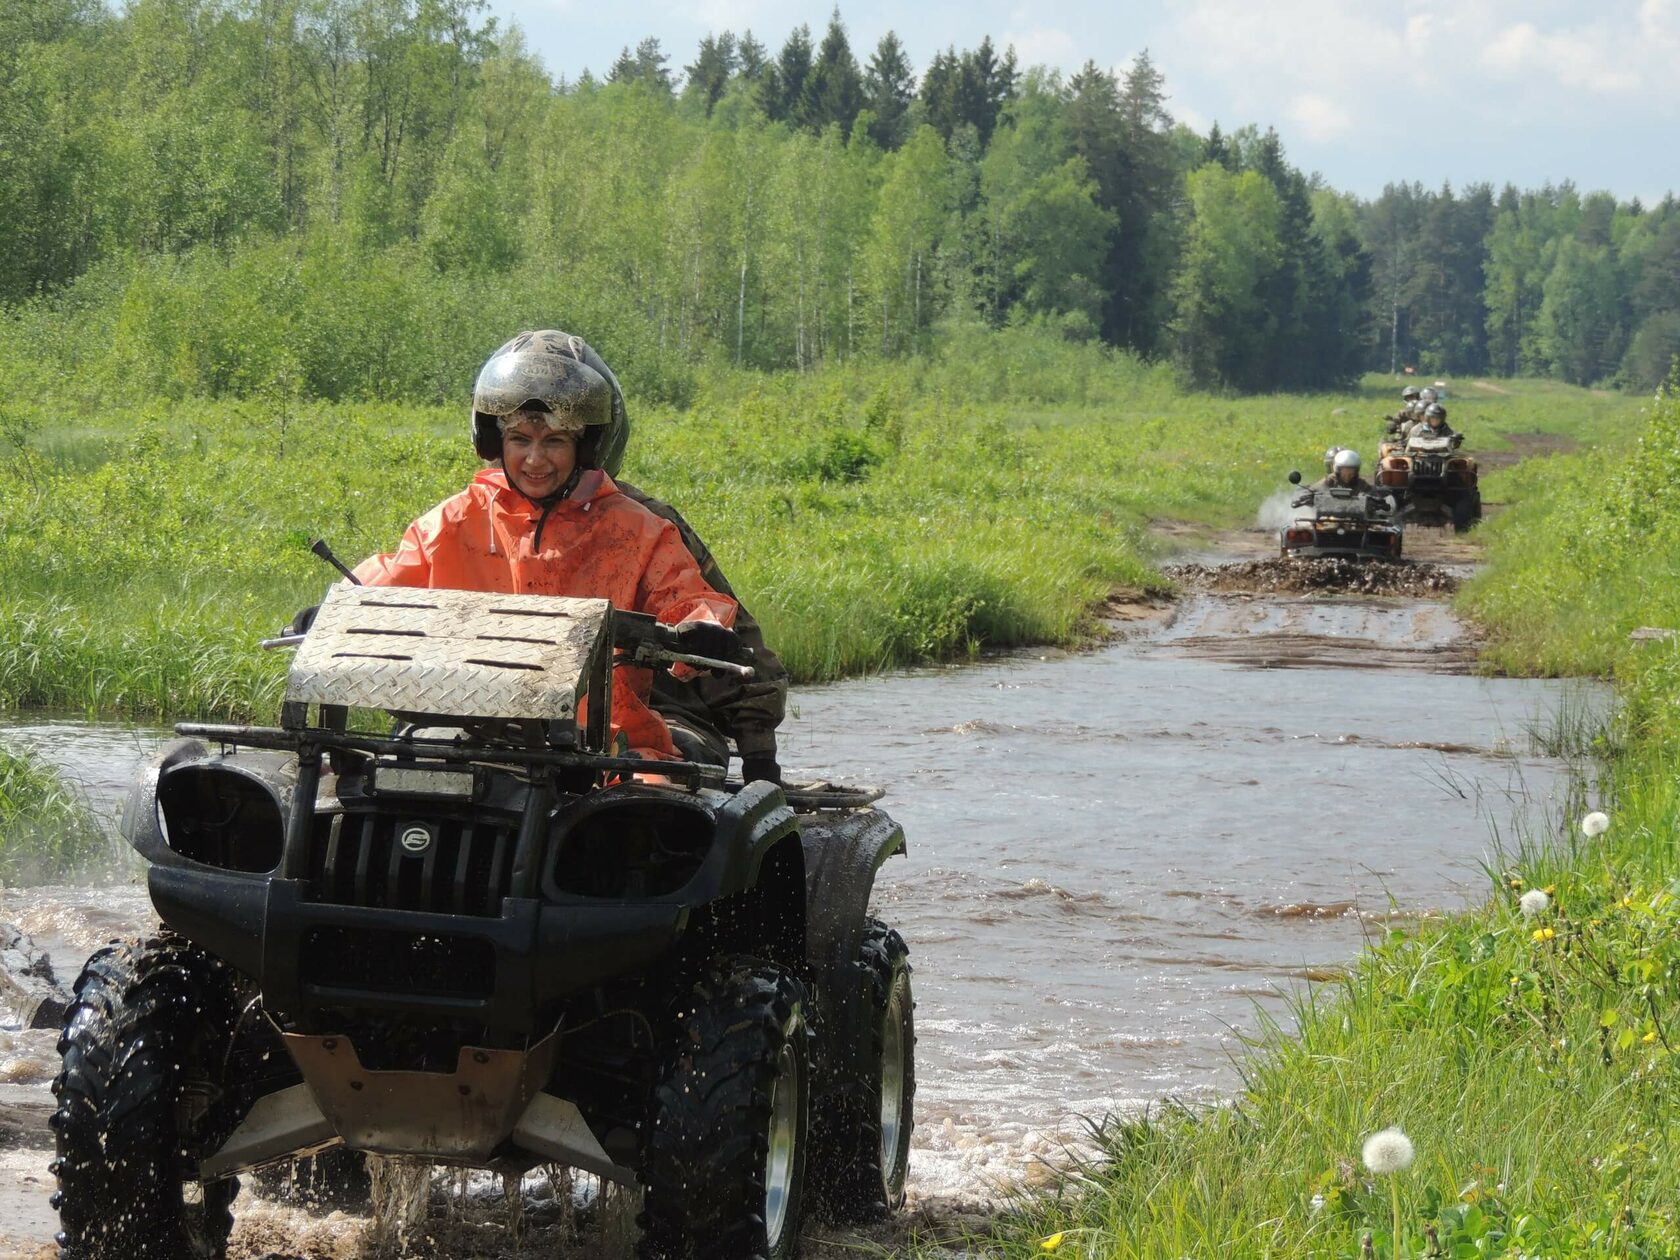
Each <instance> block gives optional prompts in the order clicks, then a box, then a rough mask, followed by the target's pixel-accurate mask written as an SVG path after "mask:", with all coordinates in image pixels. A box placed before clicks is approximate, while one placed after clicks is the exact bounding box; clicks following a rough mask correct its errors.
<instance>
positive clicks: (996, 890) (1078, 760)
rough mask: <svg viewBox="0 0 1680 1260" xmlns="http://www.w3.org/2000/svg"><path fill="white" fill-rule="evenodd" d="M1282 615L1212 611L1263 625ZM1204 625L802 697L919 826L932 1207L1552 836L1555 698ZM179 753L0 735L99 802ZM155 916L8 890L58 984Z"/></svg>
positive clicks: (919, 1173) (917, 940) (919, 951)
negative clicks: (1374, 936) (1220, 644)
mask: <svg viewBox="0 0 1680 1260" xmlns="http://www.w3.org/2000/svg"><path fill="white" fill-rule="evenodd" d="M1343 615H1344V614H1321V615H1319V620H1323V619H1324V618H1325V617H1329V618H1330V620H1331V621H1334V620H1335V619H1336V617H1338V616H1343ZM1291 618H1293V623H1300V622H1301V620H1302V619H1301V617H1300V616H1299V615H1298V614H1291V613H1289V612H1288V611H1287V610H1280V609H1278V608H1276V607H1268V606H1265V605H1264V604H1260V605H1258V606H1254V607H1251V608H1248V609H1246V610H1245V609H1244V608H1241V607H1236V608H1233V607H1230V606H1227V607H1224V608H1222V609H1220V610H1218V612H1217V616H1215V617H1213V618H1212V621H1213V622H1215V623H1219V624H1223V625H1224V626H1225V629H1224V631H1223V632H1224V633H1227V634H1231V633H1235V632H1236V631H1233V630H1232V627H1233V626H1235V627H1236V628H1237V630H1240V631H1242V632H1243V633H1252V634H1255V635H1264V634H1265V633H1267V630H1268V627H1279V626H1282V627H1285V628H1287V627H1288V626H1289V625H1290V624H1292V622H1291ZM1307 620H1308V622H1311V620H1312V618H1310V617H1309V618H1308V619H1307ZM1365 620H1366V621H1368V622H1371V623H1372V624H1374V625H1376V626H1377V629H1376V630H1375V631H1368V633H1371V634H1373V635H1374V636H1377V637H1381V638H1384V639H1391V640H1393V641H1394V642H1395V643H1396V644H1397V645H1398V646H1401V647H1404V648H1406V649H1408V650H1412V649H1419V648H1421V649H1424V650H1427V649H1429V648H1431V647H1432V646H1436V645H1440V644H1442V643H1444V642H1445V641H1446V639H1447V638H1448V637H1449V635H1448V632H1447V630H1445V629H1443V627H1444V626H1445V625H1446V624H1447V622H1448V621H1449V620H1450V619H1447V617H1446V614H1445V612H1444V610H1442V609H1440V608H1438V607H1434V606H1415V607H1414V608H1413V610H1412V611H1411V612H1409V613H1407V612H1404V611H1400V612H1392V613H1391V612H1383V613H1382V614H1381V615H1380V616H1376V615H1367V616H1366V618H1365ZM1390 622H1396V624H1395V625H1390V624H1389V623H1390ZM1227 623H1228V624H1227ZM1209 624H1210V623H1209V621H1208V618H1207V617H1206V616H1204V618H1203V621H1202V622H1199V623H1197V625H1198V626H1199V627H1200V628H1199V629H1197V628H1195V627H1192V630H1193V633H1192V632H1189V631H1185V630H1184V629H1183V628H1182V627H1181V629H1180V631H1178V632H1177V633H1176V634H1175V632H1173V631H1168V632H1167V633H1166V634H1165V635H1163V636H1160V637H1159V639H1157V640H1156V641H1152V642H1150V643H1144V644H1137V645H1130V646H1117V647H1113V648H1109V649H1107V650H1104V651H1100V652H1095V653H1091V654H1086V655H1071V656H1070V655H1064V654H1054V655H1051V656H1047V657H1018V658H1009V659H1001V660H995V661H991V662H989V663H984V664H980V665H976V666H968V667H964V668H953V669H940V670H925V671H915V672H906V673H900V674H894V675H890V676H886V677H881V678H874V679H868V680H861V681H855V682H847V683H842V684H837V685H834V686H828V687H815V688H805V689H802V690H801V691H800V692H799V693H798V694H797V696H796V707H797V716H796V717H795V718H793V719H791V720H790V721H789V723H788V725H787V727H786V728H784V742H783V744H784V753H783V762H784V764H785V765H786V766H788V767H789V769H790V770H791V771H793V772H795V773H806V772H808V773H810V774H812V775H820V776H822V777H833V778H835V779H838V780H849V781H865V782H874V783H879V784H882V785H884V786H886V787H887V788H888V789H889V793H890V794H889V796H888V799H887V801H886V802H885V805H886V807H887V808H889V809H890V810H891V812H892V813H893V814H894V815H895V816H896V817H897V818H898V819H899V820H900V821H901V822H902V823H903V824H904V826H905V829H906V831H907V832H908V834H909V837H910V852H909V856H908V857H905V858H895V859H893V860H892V861H891V862H890V863H889V864H888V865H887V867H886V868H885V869H884V871H883V880H882V885H881V889H880V894H879V897H878V908H879V911H880V912H881V913H882V914H883V915H884V916H885V917H887V918H889V919H891V920H893V921H894V922H895V923H896V924H897V925H898V926H899V928H900V929H901V930H902V931H903V933H904V935H905V936H906V938H907V939H908V940H909V942H910V946H911V950H912V956H913V959H914V962H915V964H916V987H917V994H918V998H919V1003H920V1004H919V1008H918V1012H917V1018H918V1031H919V1034H920V1044H919V1046H918V1057H919V1076H920V1084H921V1092H920V1096H919V1099H918V1119H919V1127H918V1129H917V1132H916V1138H915V1147H916V1156H915V1165H914V1169H913V1175H914V1179H915V1183H916V1185H917V1187H918V1188H919V1190H920V1191H921V1192H923V1193H938V1192H941V1191H958V1190H960V1191H963V1192H969V1193H972V1192H974V1191H975V1190H978V1189H981V1188H983V1187H985V1186H988V1185H991V1184H994V1183H999V1182H1007V1181H1010V1180H1012V1179H1015V1178H1017V1177H1019V1176H1021V1175H1022V1174H1023V1172H1024V1171H1025V1170H1029V1169H1030V1168H1031V1167H1032V1165H1033V1161H1032V1159H1031V1156H1033V1155H1036V1154H1039V1153H1041V1152H1047V1151H1051V1150H1053V1149H1054V1148H1055V1146H1056V1144H1057V1143H1058V1142H1060V1141H1061V1140H1063V1139H1067V1138H1077V1136H1078V1135H1079V1132H1080V1129H1079V1124H1078V1120H1077V1118H1078V1117H1082V1116H1089V1117H1099V1116H1101V1115H1103V1114H1104V1113H1107V1112H1109V1111H1113V1110H1116V1109H1123V1108H1128V1107H1132V1106H1135V1105H1137V1104H1140V1103H1147V1102H1149V1101H1152V1100H1159V1099H1163V1098H1167V1097H1177V1098H1189V1099H1207V1098H1212V1097H1216V1096H1218V1095H1220V1094H1222V1093H1225V1092H1228V1091H1229V1090H1231V1089H1232V1088H1233V1086H1234V1085H1235V1083H1236V1079H1237V1078H1236V1075H1235V1072H1234V1070H1233V1067H1232V1061H1231V1056H1232V1055H1233V1054H1234V1053H1236V1052H1237V1051H1238V1050H1239V1049H1240V1038H1241V1035H1242V1034H1243V1033H1244V1032H1245V1031H1252V1030H1254V1029H1255V1028H1256V1026H1257V1018H1256V1006H1257V1004H1258V1006H1259V1007H1263V1008H1267V1009H1270V1010H1271V1011H1273V1012H1274V1013H1277V1014H1279V1015H1282V1016H1286V1015H1287V1008H1286V1006H1285V1005H1284V1002H1283V1000H1282V995H1283V994H1286V993H1288V992H1289V991H1290V990H1291V989H1293V988H1298V987H1299V986H1301V985H1302V984H1304V983H1305V982H1307V981H1308V980H1310V979H1322V978H1326V977H1329V976H1332V975H1334V974H1335V973H1336V969H1337V968H1338V967H1340V966H1342V965H1344V964H1346V963H1347V962H1349V961H1350V960H1351V959H1352V958H1353V957H1354V956H1355V955H1356V954H1357V952H1358V950H1359V947H1360V945H1361V943H1362V941H1363V940H1364V938H1365V934H1366V933H1367V931H1369V930H1370V929H1371V927H1372V925H1373V923H1374V922H1377V921H1379V920H1382V919H1384V918H1385V917H1386V916H1388V915H1389V914H1391V913H1399V914H1401V915H1412V914H1418V913H1426V912H1432V911H1441V910H1452V909H1455V908H1458V907H1461V906H1462V905H1464V904H1465V902H1466V900H1467V899H1473V898H1477V897H1480V896H1481V895H1482V893H1483V891H1484V889H1485V879H1484V877H1483V876H1482V874H1481V872H1480V868H1479V863H1480V862H1482V861H1483V860H1484V857H1485V856H1486V855H1487V853H1488V851H1489V845H1490V841H1491V839H1492V837H1494V836H1495V835H1510V834H1511V833H1512V831H1513V830H1514V829H1515V828H1516V827H1518V826H1520V825H1525V824H1526V825H1531V826H1534V827H1537V828H1540V829H1547V828H1550V827H1553V826H1555V825H1556V820H1555V817H1554V815H1555V814H1556V812H1557V808H1558V805H1559V802H1558V801H1557V799H1556V798H1557V793H1558V792H1559V791H1560V789H1561V783H1562V780H1561V770H1562V768H1561V767H1560V766H1559V765H1557V764H1556V763H1554V762H1551V761H1549V760H1547V759H1545V758H1544V757H1540V756H1537V755H1534V753H1533V752H1532V749H1531V740H1530V738H1529V734H1528V732H1529V731H1530V729H1531V728H1533V727H1534V726H1536V725H1537V724H1538V725H1544V723H1545V720H1546V715H1547V714H1548V713H1549V712H1551V711H1553V710H1555V709H1556V708H1557V707H1558V706H1559V704H1560V703H1562V701H1563V698H1564V696H1565V694H1566V687H1565V685H1563V684H1557V683H1548V682H1532V681H1514V680H1501V679H1482V678H1474V677H1464V676H1452V675H1449V674H1434V673H1428V672H1423V671H1421V670H1419V669H1417V668H1415V667H1412V668H1406V669H1396V668H1392V667H1388V668H1371V669H1362V668H1358V667H1349V663H1348V662H1347V661H1346V660H1343V659H1338V660H1337V662H1336V663H1337V666H1338V667H1337V668H1333V669H1314V668H1312V667H1311V661H1310V660H1306V661H1303V660H1301V659H1292V660H1290V661H1289V662H1288V663H1289V664H1290V665H1291V666H1292V667H1291V668H1290V669H1288V670H1270V669H1254V668H1244V667H1243V666H1242V664H1241V663H1232V662H1231V661H1230V660H1229V659H1205V658H1203V657H1200V656H1197V655H1195V654H1188V655H1181V654H1178V653H1176V652H1175V651H1174V650H1172V648H1173V644H1174V643H1175V641H1183V640H1187V639H1190V638H1205V637H1206V635H1207V634H1208V633H1209V630H1208V625H1209ZM1244 626H1248V627H1249V629H1247V630H1243V627H1244ZM1215 628H1216V629H1217V626H1216V627H1215ZM1213 655H1215V656H1217V655H1218V654H1217V653H1215V654H1213ZM1247 663H1248V664H1253V663H1255V661H1253V660H1252V659H1251V660H1248V661H1247ZM1383 663H1384V664H1386V665H1389V666H1392V664H1393V662H1392V661H1384V662H1383ZM1416 663H1417V662H1414V666H1415V664H1416ZM1424 663H1425V664H1427V662H1424ZM1303 666H1305V667H1303ZM160 738H163V736H162V735H161V734H160V733H158V732H153V731H139V730H130V729H121V728H113V727H109V726H89V725H80V724H73V723H34V724H30V725H14V726H11V727H6V728H0V741H4V742H7V743H10V744H13V745H21V746H25V747H28V748H31V749H33V750H35V751H37V752H39V753H40V754H41V755H43V756H45V757H47V758H48V759H50V760H51V761H53V762H55V763H57V764H58V765H60V766H62V767H64V768H65V769H66V770H67V772H68V773H69V774H70V775H71V776H72V777H74V778H76V779H77V780H79V781H80V782H81V783H82V784H83V785H84V788H85V790H86V791H87V793H88V794H89V796H90V798H92V799H93V800H94V802H95V804H96V806H97V807H98V808H99V809H100V810H101V811H102V812H104V813H105V814H106V815H107V816H112V815H114V812H115V809H116V804H117V801H118V799H119V798H120V795H121V793H122V791H124V790H125V789H126V785H127V783H128V782H129V781H130V779H131V778H132V775H133V773H134V771H135V769H136V768H137V767H138V766H139V765H140V764H141V763H143V762H144V761H145V760H146V759H147V757H148V756H149V755H150V753H151V750H152V748H153V747H154V746H155V744H156V742H157V741H158V740H159V739H160ZM147 916H148V907H147V904H146V900H145V896H144V892H143V890H142V889H141V888H140V887H139V886H137V885H136V884H134V883H133V882H132V880H131V879H130V880H129V881H128V882H123V883H118V884H115V885H113V886H110V887H104V888H44V889H31V890H9V891H7V892H6V893H5V895H4V900H3V902H0V919H7V920H13V921H17V922H19V923H20V924H21V925H22V926H23V927H25V928H26V929H27V930H29V931H31V932H33V933H35V934H36V935H37V936H38V937H39V938H41V939H42V940H43V941H44V943H46V944H47V945H48V946H49V948H51V949H52V950H53V952H54V957H55V960H56V961H57V962H58V963H59V965H60V969H61V970H66V969H73V967H74V965H75V963H76V962H77V961H79V959H80V957H82V956H84V955H85V954H86V953H87V952H88V951H89V950H90V949H91V948H93V947H94V946H96V945H97V944H98V943H99V942H100V941H102V940H104V939H106V938H107V937H108V936H110V935H113V934H116V933H120V932H125V931H131V930H134V929H135V928H136V927H137V926H138V925H140V924H142V923H144V922H145V920H146V918H147ZM52 1042H53V1036H52V1034H47V1033H35V1034H30V1033H21V1034H20V1033H12V1034H7V1035H6V1037H5V1040H4V1041H0V1081H4V1080H11V1081H15V1082H17V1085H16V1086H15V1087H14V1088H22V1087H24V1086H26V1085H27V1086H29V1087H30V1088H33V1089H39V1086H38V1085H34V1084H31V1082H33V1081H35V1080H37V1079H38V1078H39V1077H40V1076H41V1075H43V1074H44V1073H45V1072H46V1071H47V1070H48V1069H49V1068H50V1059H51V1056H52ZM32 1065H33V1066H32Z"/></svg>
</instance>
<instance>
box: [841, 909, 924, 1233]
mask: <svg viewBox="0 0 1680 1260" xmlns="http://www.w3.org/2000/svg"><path fill="white" fill-rule="evenodd" d="M856 965H857V968H858V970H859V971H860V972H861V973H862V987H863V992H862V995H861V996H862V1002H863V1007H864V1013H863V1019H864V1021H865V1027H864V1031H863V1037H862V1041H861V1044H860V1045H859V1046H858V1047H857V1048H856V1053H855V1057H854V1059H853V1061H852V1062H850V1063H838V1064H836V1065H835V1070H836V1073H837V1076H838V1078H839V1079H838V1082H837V1085H838V1088H837V1091H836V1095H835V1098H834V1100H833V1104H832V1105H830V1106H827V1107H825V1108H824V1117H823V1121H822V1125H821V1149H822V1152H823V1156H822V1162H823V1176H822V1178H821V1184H822V1186H823V1203H824V1207H825V1208H826V1210H827V1211H828V1213H829V1215H830V1216H832V1217H834V1218H835V1219H836V1220H839V1221H843V1222H846V1223H848V1224H866V1223H868V1222H870V1221H878V1220H881V1219H882V1218H884V1217H886V1216H889V1215H891V1214H892V1213H893V1212H896V1211H897V1210H898V1209H899V1208H900V1207H902V1206H903V1205H904V1182H905V1176H906V1174H907V1173H908V1171H909V1166H910V1130H911V1127H912V1125H913V1110H914V1103H915V1098H916V1015H915V1012H916V1000H915V996H914V994H913V993H912V991H911V987H910V951H909V949H908V948H906V947H905V944H904V938H903V937H901V936H900V935H899V934H898V933H897V932H895V931H894V930H893V929H892V928H890V927H888V926H887V925H886V924H885V923H881V922H879V921H878V920H875V919H870V920H869V921H868V923H867V924H866V925H865V927H864V933H863V942H862V944H861V945H860V946H859V947H858V956H857V964H856Z"/></svg>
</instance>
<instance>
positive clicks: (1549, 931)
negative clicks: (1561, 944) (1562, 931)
mask: <svg viewBox="0 0 1680 1260" xmlns="http://www.w3.org/2000/svg"><path fill="white" fill-rule="evenodd" d="M1556 935H1557V929H1556V928H1535V929H1534V939H1535V940H1536V941H1549V940H1551V939H1552V937H1554V936H1556Z"/></svg>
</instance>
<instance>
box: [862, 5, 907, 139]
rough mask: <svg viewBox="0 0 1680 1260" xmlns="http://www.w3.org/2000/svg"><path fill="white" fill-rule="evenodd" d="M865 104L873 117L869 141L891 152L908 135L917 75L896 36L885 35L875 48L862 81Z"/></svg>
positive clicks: (888, 33)
mask: <svg viewBox="0 0 1680 1260" xmlns="http://www.w3.org/2000/svg"><path fill="white" fill-rule="evenodd" d="M863 93H864V103H865V105H866V106H867V107H868V109H869V110H870V111H871V112H872V113H873V114H874V115H875V120H874V123H873V124H872V125H871V126H870V128H869V138H870V139H871V140H873V141H874V142H875V143H876V144H878V145H880V146H881V148H883V149H885V150H887V151H888V152H891V151H892V150H894V149H896V148H898V147H899V146H900V145H902V144H903V143H904V141H905V140H906V139H907V138H908V137H909V134H910V103H911V101H913V100H914V99H915V95H916V75H915V72H914V71H913V70H912V69H911V68H910V58H909V57H908V56H907V55H906V54H905V52H904V45H903V44H901V43H900V42H899V39H898V36H897V35H895V34H893V33H892V32H891V31H888V32H887V33H886V34H885V35H883V36H881V42H880V43H879V44H877V45H876V46H875V55H874V56H873V57H871V58H870V59H869V69H868V70H867V71H866V72H865V74H864V79H863Z"/></svg>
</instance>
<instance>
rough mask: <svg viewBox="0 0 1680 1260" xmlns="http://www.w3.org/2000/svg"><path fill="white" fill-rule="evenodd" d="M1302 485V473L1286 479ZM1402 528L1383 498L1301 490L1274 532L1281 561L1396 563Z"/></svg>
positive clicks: (1333, 489)
mask: <svg viewBox="0 0 1680 1260" xmlns="http://www.w3.org/2000/svg"><path fill="white" fill-rule="evenodd" d="M1289 481H1290V484H1291V485H1295V486H1301V474H1300V473H1298V472H1291V473H1290V474H1289ZM1404 542H1405V526H1404V524H1403V523H1402V522H1401V520H1400V516H1399V513H1398V512H1397V511H1396V509H1395V503H1394V500H1393V499H1392V498H1390V497H1388V496H1386V495H1377V494H1371V493H1369V492H1368V491H1365V490H1356V489H1354V488H1353V487H1351V486H1334V485H1332V486H1301V488H1300V489H1298V490H1297V491H1296V492H1295V494H1294V496H1293V497H1292V498H1291V499H1290V502H1289V522H1288V524H1286V525H1284V526H1283V528H1281V529H1280V530H1278V545H1279V547H1280V548H1281V552H1282V554H1283V555H1284V556H1285V557H1289V556H1294V557H1297V558H1300V559H1319V558H1323V557H1341V558H1343V559H1348V560H1398V559H1399V558H1400V549H1401V547H1402V546H1403V545H1404Z"/></svg>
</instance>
